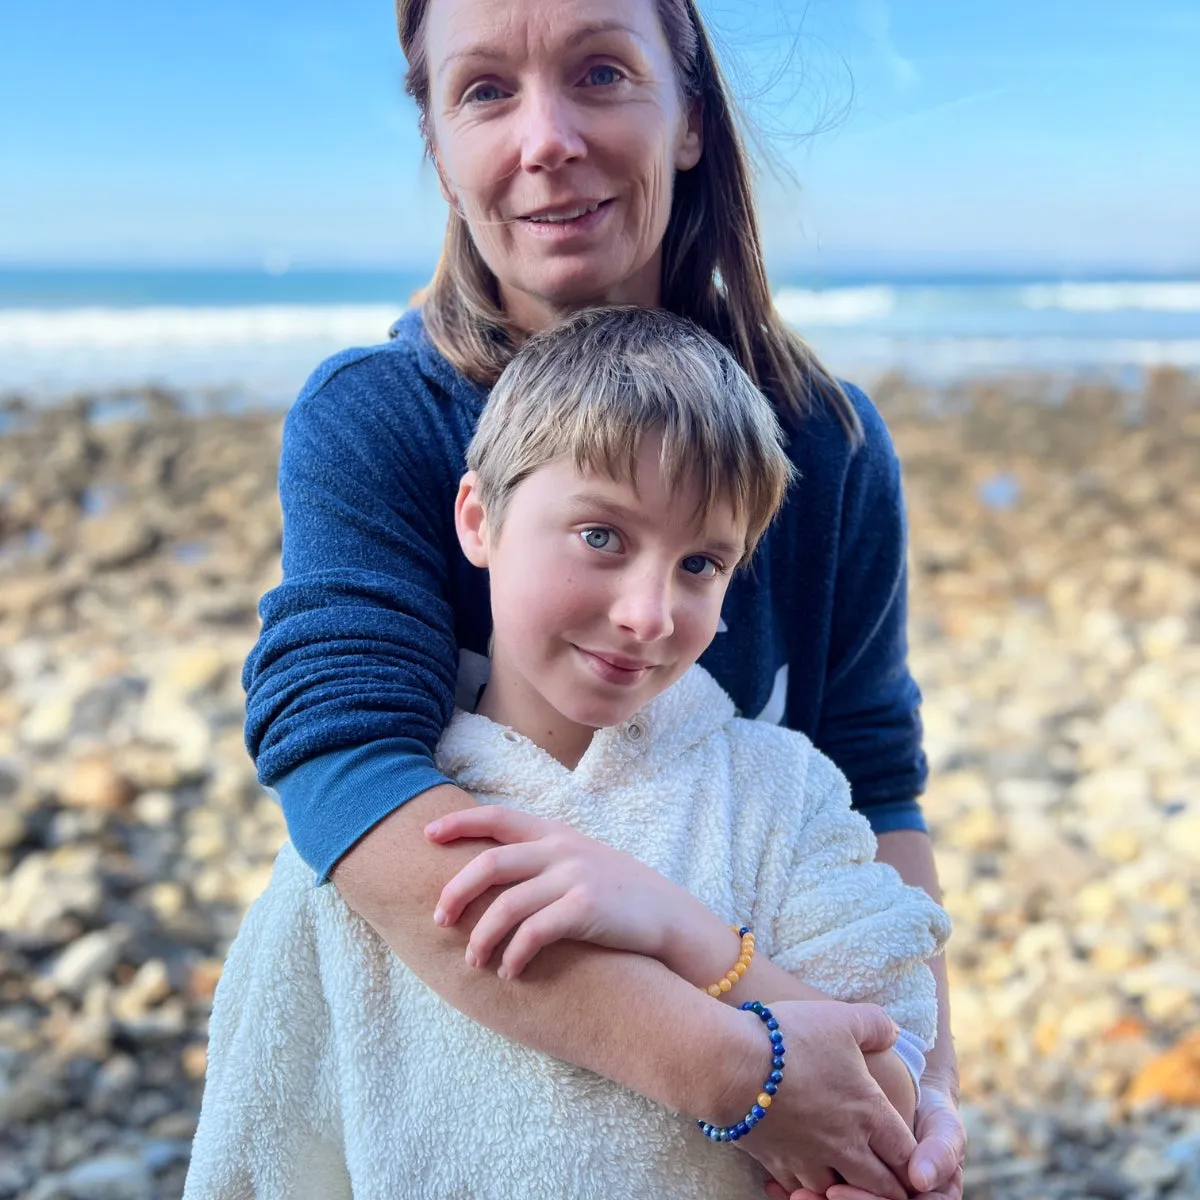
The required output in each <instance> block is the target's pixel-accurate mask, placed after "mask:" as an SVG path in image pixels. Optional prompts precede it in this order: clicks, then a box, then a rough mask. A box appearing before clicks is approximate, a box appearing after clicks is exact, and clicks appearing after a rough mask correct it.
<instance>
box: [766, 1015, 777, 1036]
mask: <svg viewBox="0 0 1200 1200" xmlns="http://www.w3.org/2000/svg"><path fill="white" fill-rule="evenodd" d="M767 1028H768V1029H769V1030H771V1032H772V1033H774V1032H775V1030H776V1029H778V1028H779V1022H778V1021H777V1020H775V1018H774V1017H768V1018H767Z"/></svg>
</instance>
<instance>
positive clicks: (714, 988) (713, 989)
mask: <svg viewBox="0 0 1200 1200" xmlns="http://www.w3.org/2000/svg"><path fill="white" fill-rule="evenodd" d="M708 994H709V995H710V996H711V997H712V998H713V999H714V1000H716V999H717V998H718V997H719V996H720V995H721V985H720V984H719V983H713V984H710V985H709V988H708Z"/></svg>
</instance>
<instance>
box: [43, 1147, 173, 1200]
mask: <svg viewBox="0 0 1200 1200" xmlns="http://www.w3.org/2000/svg"><path fill="white" fill-rule="evenodd" d="M64 1182H65V1183H66V1185H67V1188H68V1189H69V1190H70V1192H71V1194H72V1195H73V1196H75V1197H76V1198H77V1200H152V1196H153V1189H154V1183H153V1180H152V1179H151V1176H150V1172H149V1171H148V1170H147V1169H146V1166H145V1164H144V1163H143V1162H142V1160H141V1158H140V1157H136V1156H133V1155H125V1154H105V1155H101V1156H100V1157H99V1158H93V1159H90V1160H89V1161H88V1162H84V1163H80V1164H79V1165H78V1166H76V1167H72V1169H71V1170H70V1171H68V1172H67V1173H66V1176H65V1179H64Z"/></svg>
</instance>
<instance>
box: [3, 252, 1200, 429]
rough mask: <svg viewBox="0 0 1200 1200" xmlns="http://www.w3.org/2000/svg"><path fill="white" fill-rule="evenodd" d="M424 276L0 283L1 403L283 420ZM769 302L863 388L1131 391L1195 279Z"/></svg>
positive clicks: (181, 276)
mask: <svg viewBox="0 0 1200 1200" xmlns="http://www.w3.org/2000/svg"><path fill="white" fill-rule="evenodd" d="M426 278H427V276H425V275H421V274H414V273H405V272H399V271H396V272H387V271H355V270H337V271H334V270H327V271H314V270H290V271H276V272H274V273H272V272H270V271H266V270H258V271H254V270H237V271H234V270H228V271H218V270H100V269H78V270H71V269H55V270H50V269H46V270H33V269H20V270H17V269H4V268H0V397H3V396H6V395H13V394H19V395H22V396H25V397H27V398H28V399H31V400H33V401H35V402H44V401H48V400H52V399H54V398H56V397H59V396H62V395H64V394H68V393H71V392H77V391H80V390H84V391H106V392H111V391H114V390H115V391H119V390H120V389H122V388H135V387H139V386H141V385H143V384H146V383H154V384H158V385H161V386H164V387H167V388H172V389H176V390H179V391H183V392H186V393H189V394H191V395H195V396H205V397H226V398H231V399H236V400H237V402H238V403H250V404H267V405H277V406H285V405H287V404H288V403H290V402H291V400H292V399H293V398H294V397H295V395H296V393H297V391H298V390H299V388H300V387H301V386H302V384H303V383H304V380H305V378H306V377H307V376H308V374H309V372H310V371H312V369H313V368H314V367H315V366H316V365H317V364H318V363H319V362H320V361H321V360H322V359H324V358H326V357H327V356H328V355H330V354H332V353H334V352H335V351H337V350H339V349H342V348H344V347H346V346H354V345H370V344H373V343H376V342H380V341H383V340H384V339H385V338H386V336H387V330H388V327H389V325H390V324H391V323H392V321H394V320H395V318H396V317H397V316H398V315H399V314H400V313H401V312H402V311H403V310H404V308H405V307H406V305H407V302H408V299H409V297H410V296H411V295H412V293H413V291H414V290H415V289H416V288H418V287H419V286H421V284H422V283H424V282H425V281H426ZM772 285H773V288H774V293H775V301H776V304H777V306H778V308H779V311H780V312H781V313H782V315H783V316H784V318H785V319H786V320H788V321H789V322H790V323H791V324H792V325H793V326H794V327H795V328H796V329H798V330H799V331H800V332H801V333H802V334H803V335H804V336H805V337H806V338H807V339H808V341H809V342H810V343H811V344H812V345H813V346H814V347H815V349H816V350H817V351H818V352H819V353H820V354H821V356H822V357H823V359H824V360H825V361H826V362H827V363H828V365H829V366H830V367H831V368H832V369H833V370H834V371H836V372H837V373H838V374H839V375H841V376H842V377H844V378H848V379H853V380H856V381H859V382H862V383H864V384H867V385H869V384H870V382H871V381H872V380H873V379H876V378H878V377H879V376H880V375H881V374H883V373H885V372H888V371H893V370H897V371H902V372H905V373H906V374H908V375H910V376H913V377H916V378H919V379H924V380H928V381H931V382H947V381H953V380H956V379H961V378H964V377H968V376H980V375H1012V374H1026V373H1035V374H1047V375H1072V376H1077V375H1080V374H1084V375H1089V376H1097V377H1101V378H1104V379H1106V380H1108V381H1110V382H1113V383H1116V384H1117V385H1119V386H1135V385H1136V384H1137V382H1138V381H1139V380H1140V378H1141V376H1142V374H1143V373H1144V372H1145V371H1146V370H1148V369H1151V368H1154V367H1159V366H1174V367H1178V368H1181V369H1183V370H1187V371H1197V372H1200V278H1181V279H1146V278H1142V279H1132V278H1109V279H1100V278H1089V279H1062V278H1036V277H1027V278H1009V277H998V276H972V277H964V276H956V277H933V276H931V277H916V276H909V277H895V278H868V277H848V276H847V277H839V278H832V279H822V280H821V281H820V282H819V283H817V282H814V280H813V278H812V277H811V276H804V275H799V274H794V275H790V276H789V275H786V274H784V275H780V276H777V277H774V278H773V279H772Z"/></svg>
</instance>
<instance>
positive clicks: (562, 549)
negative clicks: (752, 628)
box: [456, 436, 746, 757]
mask: <svg viewBox="0 0 1200 1200" xmlns="http://www.w3.org/2000/svg"><path fill="white" fill-rule="evenodd" d="M658 454H659V439H658V438H657V437H654V436H648V437H646V438H644V439H643V441H642V446H641V451H640V454H639V457H638V475H637V488H636V490H635V489H634V488H633V487H632V486H631V485H630V484H627V483H617V482H614V481H613V480H611V479H609V478H607V477H606V476H604V475H598V474H592V473H580V472H578V471H576V469H575V467H574V466H573V464H572V463H570V462H569V461H566V460H559V461H557V462H553V463H550V464H549V465H548V466H545V467H542V468H541V469H539V470H538V471H535V472H534V473H533V474H532V475H530V476H529V478H528V479H526V480H524V481H523V482H522V483H521V484H520V486H519V487H517V488H516V489H515V490H514V492H513V493H512V496H511V498H510V500H509V504H508V508H507V511H506V512H505V514H504V518H503V523H502V525H501V528H500V531H499V534H498V535H493V533H492V531H491V529H490V528H489V526H488V522H487V516H486V513H484V511H483V509H482V506H481V505H480V503H479V499H478V493H477V491H476V490H475V489H474V482H473V476H471V475H468V476H466V477H465V478H464V481H463V485H462V488H461V489H460V492H459V499H458V505H457V509H456V515H457V519H458V530H459V538H460V541H461V542H462V545H463V549H464V552H465V553H466V554H467V557H468V558H469V559H470V560H471V561H472V562H473V563H475V565H476V566H481V567H487V568H488V570H489V572H490V576H491V597H492V622H493V626H494V631H495V641H494V644H493V649H492V680H491V682H490V683H489V685H488V695H487V697H486V711H488V713H489V715H494V716H496V717H497V719H500V720H502V721H503V722H504V723H505V724H509V725H512V726H513V727H514V728H517V729H518V731H519V732H521V733H523V734H525V735H526V736H528V737H531V738H532V739H533V740H534V741H536V742H538V743H539V744H540V745H543V746H544V747H545V748H547V749H548V750H550V751H551V752H552V753H559V752H560V750H561V751H564V752H565V753H564V755H563V756H564V757H572V756H576V755H575V750H577V751H578V754H582V752H583V750H584V749H586V746H587V743H588V741H589V740H590V738H591V735H592V732H593V731H594V730H595V729H596V728H598V727H600V726H606V725H616V724H618V723H620V722H621V721H623V720H625V719H626V718H627V717H629V716H631V715H632V714H633V713H634V712H636V711H637V710H638V709H639V708H641V707H642V706H643V705H645V704H646V703H647V701H649V700H650V699H652V698H653V697H654V696H656V695H658V694H659V693H660V692H662V691H664V690H665V689H666V688H668V687H669V686H670V685H671V684H672V683H674V682H675V680H677V679H678V678H679V677H680V676H681V675H682V674H683V673H684V672H685V671H686V670H687V669H688V667H690V666H691V665H692V663H694V662H695V661H696V659H697V658H699V656H700V654H701V652H702V651H703V650H704V648H705V647H706V646H707V645H708V644H709V642H710V641H712V638H713V635H714V634H715V633H716V630H717V623H718V621H719V619H720V615H721V603H722V601H723V600H724V597H725V591H726V588H727V587H728V584H729V578H730V575H731V573H732V571H733V568H734V566H735V565H736V563H737V562H738V560H739V558H740V557H741V555H742V553H743V547H744V545H745V536H746V529H745V525H744V523H743V522H739V521H736V520H735V519H734V515H733V510H732V508H731V506H730V505H729V504H727V503H721V504H718V505H716V506H714V509H713V511H712V513H711V514H710V515H709V517H708V519H707V520H706V521H705V522H704V523H703V525H701V524H700V523H699V522H698V521H697V519H696V516H695V514H696V512H697V509H698V507H699V501H700V495H699V492H698V489H697V488H696V487H695V486H694V485H689V486H688V487H685V488H683V489H682V490H677V491H676V492H674V493H671V492H669V491H668V488H667V486H666V483H665V481H664V480H663V477H662V473H661V470H660V469H659V465H658ZM498 705H499V708H498V707H497V706H498ZM576 757H577V756H576Z"/></svg>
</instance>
